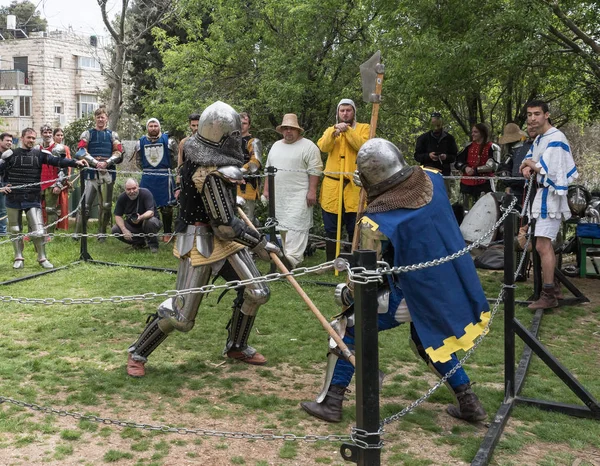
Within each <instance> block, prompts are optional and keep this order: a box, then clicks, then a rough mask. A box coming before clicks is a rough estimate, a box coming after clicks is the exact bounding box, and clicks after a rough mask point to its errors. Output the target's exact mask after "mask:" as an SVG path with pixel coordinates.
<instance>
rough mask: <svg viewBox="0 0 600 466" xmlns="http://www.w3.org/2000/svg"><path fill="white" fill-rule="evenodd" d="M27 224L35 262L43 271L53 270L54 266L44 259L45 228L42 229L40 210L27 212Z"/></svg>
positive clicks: (33, 209)
mask: <svg viewBox="0 0 600 466" xmlns="http://www.w3.org/2000/svg"><path fill="white" fill-rule="evenodd" d="M26 215H27V224H28V225H29V235H30V236H31V241H32V242H33V245H34V246H35V250H36V251H37V260H38V262H39V263H40V265H41V266H42V267H43V268H45V269H53V268H54V266H53V265H52V264H51V263H50V261H49V260H48V258H47V257H46V238H47V236H46V228H45V227H44V219H43V216H42V209H41V208H39V207H32V208H31V209H29V210H28V211H27V214H26Z"/></svg>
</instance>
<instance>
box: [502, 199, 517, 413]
mask: <svg viewBox="0 0 600 466" xmlns="http://www.w3.org/2000/svg"><path fill="white" fill-rule="evenodd" d="M512 200H513V196H511V195H510V194H507V195H505V196H504V202H503V207H504V208H506V209H507V208H509V206H510V203H511V202H512ZM514 231H515V214H514V213H512V212H511V213H509V214H508V216H507V217H506V219H505V220H504V232H505V235H504V285H505V289H504V400H505V401H506V400H508V399H511V398H514V396H515V333H514V330H513V325H512V323H513V319H514V318H515V289H514V282H515V280H514V273H515V235H514Z"/></svg>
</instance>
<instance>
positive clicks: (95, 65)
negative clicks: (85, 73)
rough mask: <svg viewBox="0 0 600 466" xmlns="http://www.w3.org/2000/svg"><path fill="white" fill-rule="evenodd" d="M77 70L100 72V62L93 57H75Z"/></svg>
mask: <svg viewBox="0 0 600 466" xmlns="http://www.w3.org/2000/svg"><path fill="white" fill-rule="evenodd" d="M77 68H79V69H84V70H100V69H101V66H100V62H99V61H98V60H96V59H95V58H93V57H77Z"/></svg>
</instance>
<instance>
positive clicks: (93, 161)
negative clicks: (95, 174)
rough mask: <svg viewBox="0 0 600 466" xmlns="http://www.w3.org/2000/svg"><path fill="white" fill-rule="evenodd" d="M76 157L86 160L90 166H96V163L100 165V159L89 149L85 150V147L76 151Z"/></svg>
mask: <svg viewBox="0 0 600 466" xmlns="http://www.w3.org/2000/svg"><path fill="white" fill-rule="evenodd" d="M75 158H76V159H77V160H82V159H83V160H85V161H86V162H87V163H88V164H89V165H90V167H96V165H98V161H97V160H96V159H95V158H94V157H92V156H91V155H90V154H89V153H88V151H87V150H85V149H84V148H83V147H82V148H81V149H79V150H78V151H77V152H75Z"/></svg>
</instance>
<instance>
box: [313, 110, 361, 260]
mask: <svg viewBox="0 0 600 466" xmlns="http://www.w3.org/2000/svg"><path fill="white" fill-rule="evenodd" d="M335 115H336V124H335V125H333V126H330V127H329V128H327V129H326V130H325V132H324V133H323V136H321V139H319V140H318V141H317V145H318V146H319V149H321V152H327V154H328V155H327V163H326V165H325V176H324V177H323V185H322V186H321V198H320V199H319V202H320V203H321V208H322V209H323V223H324V226H325V234H326V236H327V238H330V240H335V239H338V240H339V238H337V224H338V214H340V215H342V216H343V219H342V223H343V224H345V225H346V231H347V232H348V238H349V239H350V241H352V237H353V236H354V226H355V224H356V212H357V210H358V196H359V194H360V188H359V187H358V186H356V184H354V181H353V180H352V175H353V173H354V171H355V170H356V154H357V152H358V150H359V149H360V148H361V147H362V145H363V144H364V143H365V142H366V141H367V140H368V139H369V125H368V124H366V123H357V122H356V105H354V102H353V101H352V100H350V99H342V100H340V102H339V103H338V106H337V110H336V114H335ZM340 173H345V174H343V175H340ZM340 191H341V192H342V196H341V199H340ZM335 250H336V244H335V242H334V241H327V242H326V253H327V260H328V261H330V260H333V259H335Z"/></svg>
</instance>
